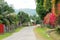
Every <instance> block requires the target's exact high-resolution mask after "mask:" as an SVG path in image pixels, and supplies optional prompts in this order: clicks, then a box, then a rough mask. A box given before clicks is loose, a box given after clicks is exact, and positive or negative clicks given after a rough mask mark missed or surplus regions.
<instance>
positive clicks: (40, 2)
mask: <svg viewBox="0 0 60 40" xmlns="http://www.w3.org/2000/svg"><path fill="white" fill-rule="evenodd" d="M36 3H37V4H36V6H37V7H36V11H37V14H38V15H39V16H40V18H41V19H42V20H43V19H44V16H45V15H46V14H47V13H46V12H47V11H49V9H51V0H46V2H45V0H36ZM44 5H45V7H44Z"/></svg>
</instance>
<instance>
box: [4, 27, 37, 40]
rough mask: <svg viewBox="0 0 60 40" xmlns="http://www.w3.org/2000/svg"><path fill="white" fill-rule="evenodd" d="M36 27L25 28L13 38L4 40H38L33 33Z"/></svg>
mask: <svg viewBox="0 0 60 40" xmlns="http://www.w3.org/2000/svg"><path fill="white" fill-rule="evenodd" d="M33 28H34V26H31V27H25V28H23V29H22V30H20V31H19V32H17V33H14V34H13V35H12V36H10V37H7V38H5V39H3V40H36V36H35V34H34V32H33Z"/></svg>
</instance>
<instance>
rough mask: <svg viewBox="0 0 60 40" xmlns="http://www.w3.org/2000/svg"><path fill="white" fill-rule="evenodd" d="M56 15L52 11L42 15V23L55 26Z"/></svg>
mask: <svg viewBox="0 0 60 40" xmlns="http://www.w3.org/2000/svg"><path fill="white" fill-rule="evenodd" d="M55 21H56V16H55V14H53V13H49V14H47V15H46V16H45V17H44V24H50V25H51V26H55Z"/></svg>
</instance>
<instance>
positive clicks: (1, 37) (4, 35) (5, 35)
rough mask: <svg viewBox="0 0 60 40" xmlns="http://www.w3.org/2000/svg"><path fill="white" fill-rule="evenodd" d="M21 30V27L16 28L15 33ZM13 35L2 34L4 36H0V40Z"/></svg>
mask: <svg viewBox="0 0 60 40" xmlns="http://www.w3.org/2000/svg"><path fill="white" fill-rule="evenodd" d="M22 28H23V27H20V28H17V29H16V30H15V32H19V31H20V30H21V29H22ZM13 33H14V32H13ZM13 33H4V34H2V35H0V40H2V39H4V38H6V37H8V36H11V35H12V34H13Z"/></svg>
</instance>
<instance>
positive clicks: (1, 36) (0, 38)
mask: <svg viewBox="0 0 60 40" xmlns="http://www.w3.org/2000/svg"><path fill="white" fill-rule="evenodd" d="M10 35H12V33H4V34H2V35H0V40H2V39H3V38H5V37H8V36H10Z"/></svg>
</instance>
